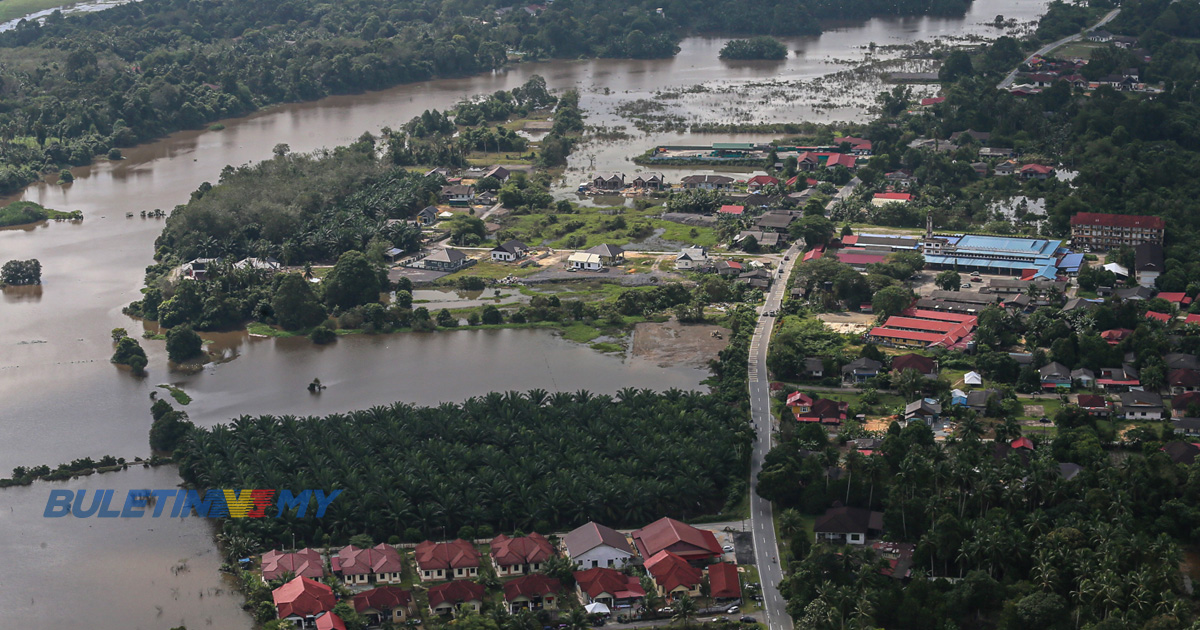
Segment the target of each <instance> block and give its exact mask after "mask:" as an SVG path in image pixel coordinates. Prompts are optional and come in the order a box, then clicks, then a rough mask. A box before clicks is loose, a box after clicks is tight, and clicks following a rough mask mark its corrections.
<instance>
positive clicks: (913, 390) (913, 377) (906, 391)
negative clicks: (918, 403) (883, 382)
mask: <svg viewBox="0 0 1200 630" xmlns="http://www.w3.org/2000/svg"><path fill="white" fill-rule="evenodd" d="M926 380H927V379H926V378H925V377H924V376H923V375H922V374H921V373H920V372H918V371H917V370H914V369H912V368H908V369H905V370H901V371H900V374H899V375H898V376H897V377H896V378H894V379H892V387H893V388H895V389H896V391H899V392H900V395H901V396H903V397H904V400H905V401H910V400H914V399H915V398H917V396H918V395H919V394H920V393H921V392H922V391H923V390H924V389H925V384H926Z"/></svg>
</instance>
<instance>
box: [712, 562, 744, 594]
mask: <svg viewBox="0 0 1200 630" xmlns="http://www.w3.org/2000/svg"><path fill="white" fill-rule="evenodd" d="M708 585H709V586H710V587H711V589H712V592H711V593H710V595H709V596H710V597H722V598H729V599H732V598H735V597H741V596H742V586H741V583H740V582H739V580H738V572H737V567H735V566H733V565H732V564H730V563H728V562H718V563H716V564H710V565H708Z"/></svg>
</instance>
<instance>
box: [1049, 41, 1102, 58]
mask: <svg viewBox="0 0 1200 630" xmlns="http://www.w3.org/2000/svg"><path fill="white" fill-rule="evenodd" d="M1107 45H1108V44H1098V43H1095V42H1082V41H1074V42H1071V43H1069V44H1067V45H1065V46H1061V47H1059V48H1055V49H1054V50H1052V51H1050V52H1049V53H1048V54H1047V55H1046V56H1047V57H1058V58H1060V59H1074V58H1076V57H1079V58H1081V59H1090V58H1091V57H1092V51H1094V50H1096V49H1097V48H1102V47H1104V46H1107Z"/></svg>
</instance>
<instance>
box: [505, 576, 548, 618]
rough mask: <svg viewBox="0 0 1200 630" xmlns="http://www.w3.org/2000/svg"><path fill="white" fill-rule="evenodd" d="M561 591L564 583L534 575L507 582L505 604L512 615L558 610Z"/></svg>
mask: <svg viewBox="0 0 1200 630" xmlns="http://www.w3.org/2000/svg"><path fill="white" fill-rule="evenodd" d="M561 590H562V583H561V582H559V581H558V580H556V579H554V578H550V577H546V576H544V575H541V574H537V573H534V574H532V575H525V576H522V577H519V578H517V579H515V580H510V581H508V582H505V583H504V602H505V603H506V604H508V612H510V613H512V614H516V613H518V612H520V611H522V610H532V611H535V612H536V611H539V610H558V593H559V591H561Z"/></svg>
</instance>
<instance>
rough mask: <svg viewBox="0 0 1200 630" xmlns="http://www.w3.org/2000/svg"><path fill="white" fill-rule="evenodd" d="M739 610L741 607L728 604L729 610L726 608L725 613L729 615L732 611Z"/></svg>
mask: <svg viewBox="0 0 1200 630" xmlns="http://www.w3.org/2000/svg"><path fill="white" fill-rule="evenodd" d="M741 610H742V609H741V608H739V607H737V606H730V607H729V610H726V611H725V613H726V614H729V615H732V614H734V613H737V612H741Z"/></svg>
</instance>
